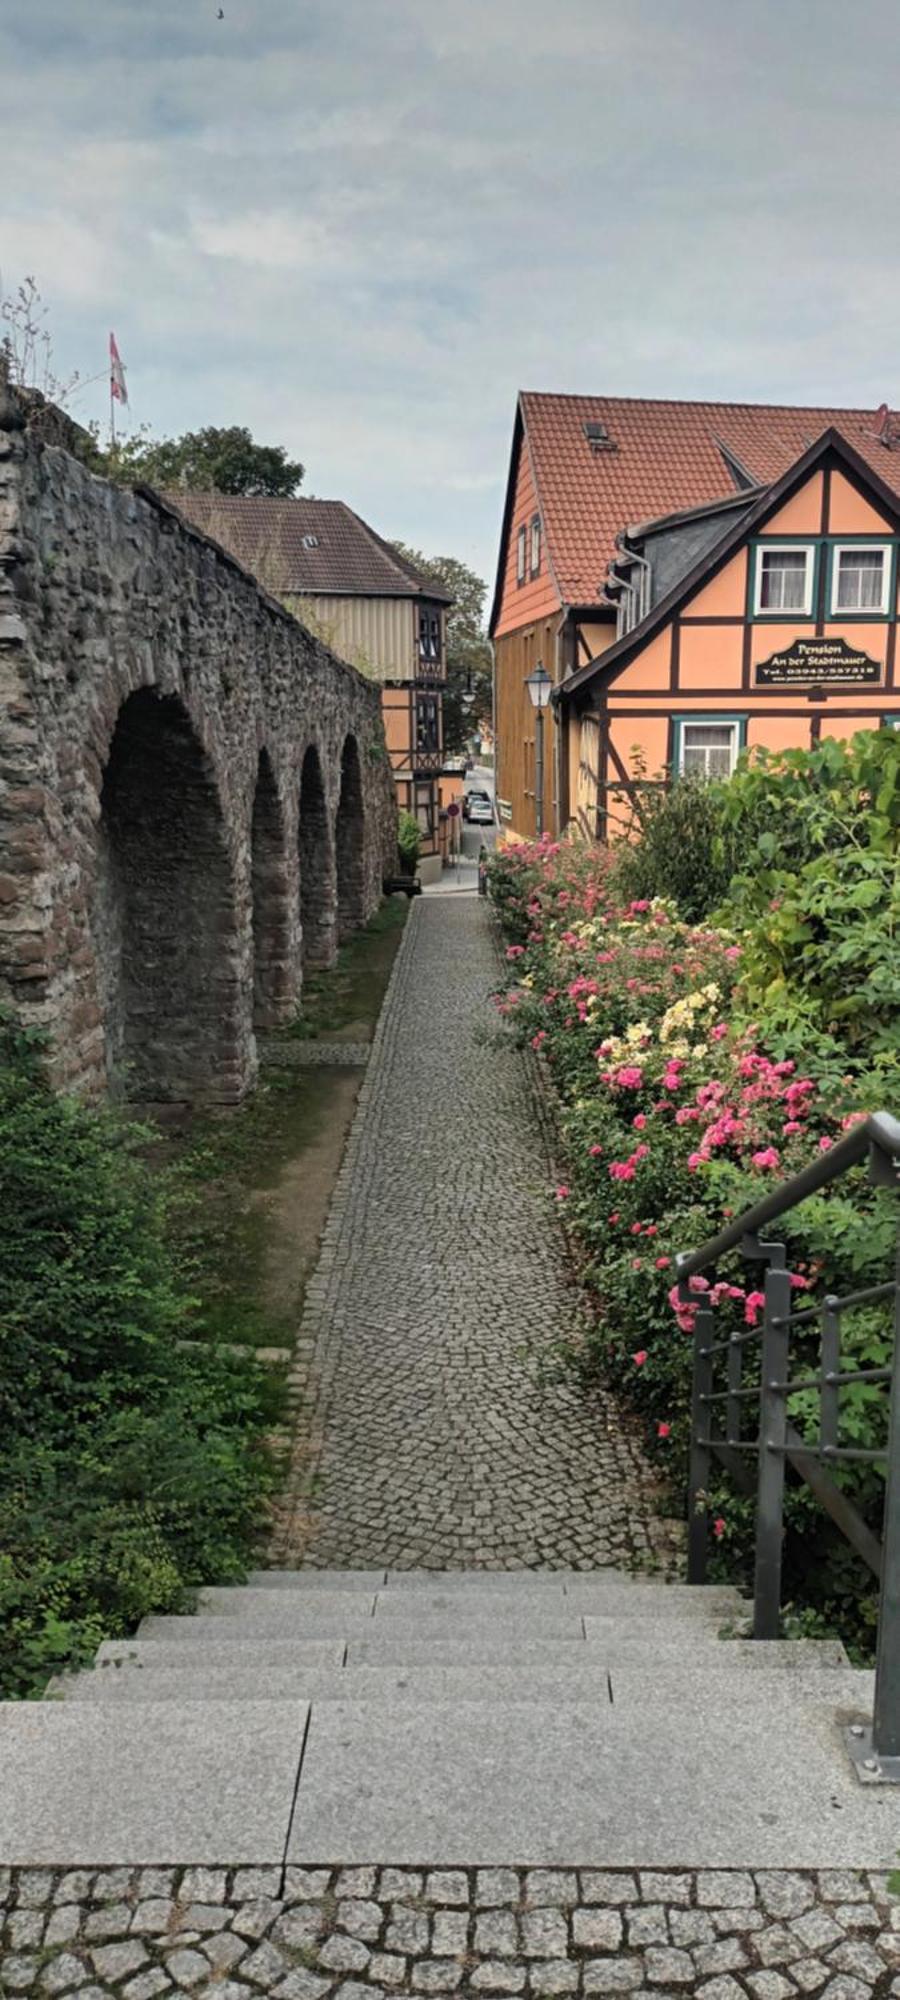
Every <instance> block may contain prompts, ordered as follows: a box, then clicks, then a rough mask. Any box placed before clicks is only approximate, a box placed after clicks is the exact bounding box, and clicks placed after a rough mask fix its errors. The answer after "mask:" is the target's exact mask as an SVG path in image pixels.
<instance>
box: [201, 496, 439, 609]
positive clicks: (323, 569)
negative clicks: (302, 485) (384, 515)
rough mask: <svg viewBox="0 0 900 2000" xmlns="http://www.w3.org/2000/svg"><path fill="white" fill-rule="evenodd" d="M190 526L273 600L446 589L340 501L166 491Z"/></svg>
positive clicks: (435, 593) (430, 593)
mask: <svg viewBox="0 0 900 2000" xmlns="http://www.w3.org/2000/svg"><path fill="white" fill-rule="evenodd" d="M165 498H166V500H168V501H169V502H170V504H171V505H172V506H173V507H176V508H177V509H178V512H179V513H180V514H183V516H184V518H185V520H186V521H189V522H190V523H191V525H192V526H193V527H195V528H199V529H200V530H201V532H202V533H203V534H205V535H210V536H211V537H212V539H213V541H216V542H220V543H221V545H222V547H223V548H225V549H227V550H228V552H229V554H230V555H233V556H234V557H235V559H236V561H237V562H239V563H241V564H243V567H244V568H245V569H248V570H251V571H252V573H253V575H254V576H256V577H257V578H258V579H259V582H260V583H261V584H262V585H263V588H264V589H265V590H268V591H270V592H271V594H272V596H273V597H315V596H326V597H336V596H345V595H349V596H353V597H427V598H430V599H432V600H435V599H439V600H440V601H441V602H442V603H449V602H450V598H449V595H448V593H447V592H446V591H445V590H444V589H442V588H441V587H440V586H439V585H438V584H436V583H434V581H433V580H432V579H431V578H430V577H427V576H425V575H424V574H423V573H422V571H421V570H418V569H416V568H415V567H414V565H413V564H412V563H409V562H407V561H406V558H405V557H404V556H401V555H398V553H397V551H396V549H393V548H391V546H390V543H389V542H385V541H383V540H382V537H381V536H380V535H377V534H376V533H375V530H374V528H370V527H369V526H368V523H367V522H365V521H363V520H361V519H360V517H359V515H358V514H354V512H353V509H352V507H347V506H345V504H344V502H343V500H304V499H299V500H276V499H268V498H265V497H258V498H257V497H251V496H245V495H243V494H240V495H234V494H226V493H183V492H181V491H180V490H179V491H178V492H168V493H166V495H165Z"/></svg>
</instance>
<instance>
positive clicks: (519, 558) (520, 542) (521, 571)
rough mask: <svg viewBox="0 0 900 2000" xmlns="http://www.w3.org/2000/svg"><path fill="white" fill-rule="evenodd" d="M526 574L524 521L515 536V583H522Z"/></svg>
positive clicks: (526, 552)
mask: <svg viewBox="0 0 900 2000" xmlns="http://www.w3.org/2000/svg"><path fill="white" fill-rule="evenodd" d="M527 574H528V529H527V528H526V526H525V523H524V521H523V522H522V524H521V527H520V528H519V532H518V534H517V536H516V582H517V583H524V582H525V578H526V576H527Z"/></svg>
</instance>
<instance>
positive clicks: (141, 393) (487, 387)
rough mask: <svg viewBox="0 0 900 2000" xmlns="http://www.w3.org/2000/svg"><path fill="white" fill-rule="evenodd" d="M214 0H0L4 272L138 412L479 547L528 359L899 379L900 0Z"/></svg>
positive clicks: (410, 532)
mask: <svg viewBox="0 0 900 2000" xmlns="http://www.w3.org/2000/svg"><path fill="white" fill-rule="evenodd" d="M221 4H222V5H223V8H224V19H223V20H219V19H218V18H217V13H218V6H219V0H28V4H27V5H25V4H18V0H0V130H2V133H3V171H2V177H0V282H2V286H3V290H4V293H5V294H7V295H8V294H9V293H11V292H14V291H15V288H16V285H17V284H18V282H19V281H20V280H21V279H22V278H24V277H25V276H26V275H33V276H34V278H35V279H36V280H37V282H38V284H39V286H40V289H41V292H42V294H43V297H44V300H45V301H46V304H47V306H48V309H49V320H48V324H49V326H50V328H51V329H52V336H53V347H54V364H55V369H56V373H57V375H58V376H60V377H62V378H66V377H67V376H68V375H69V374H70V373H71V372H72V371H73V370H75V369H77V370H79V371H80V374H81V376H82V378H87V377H91V376H95V375H97V374H98V372H102V371H103V369H104V366H105V355H106V342H107V338H108V333H109V330H110V328H113V329H114V330H115V333H116V337H117V340H118V344H119V348H120V351H121V354H122V357H123V360H124V362H125V365H126V368H127V371H128V383H129V390H130V396H131V411H130V416H131V421H132V424H133V425H134V426H135V427H137V426H138V425H141V424H145V425H147V426H148V427H149V429H150V431H151V432H152V433H153V434H154V435H156V436H165V435H177V434H178V433H179V432H181V431H184V430H187V429H195V428H198V427H200V426H201V425H204V424H232V423H241V424H247V425H249V427H250V429H251V430H252V431H253V433H254V435H255V436H256V437H257V438H259V439H260V441H262V442H265V443H281V444H284V445H285V446H286V447H287V448H288V450H289V452H290V454H291V456H294V457H298V458H300V459H301V460H302V461H303V463H304V465H305V467H306V477H305V481H304V490H305V491H307V492H310V493H315V494H318V495H320V496H323V497H329V498H340V499H344V500H347V501H349V503H350V504H351V505H352V506H354V507H356V508H357V509H358V511H359V512H360V513H362V514H363V515H364V516H365V517H366V518H367V519H368V520H370V521H371V522H372V524H373V526H375V527H376V528H378V529H379V530H380V532H381V533H382V534H385V535H388V536H398V537H401V538H402V539H403V540H404V541H406V542H408V543H411V544H412V545H414V546H416V547H418V548H421V549H423V550H425V551H426V553H429V554H438V553H439V554H448V555H454V556H457V557H460V558H461V559H462V560H463V561H466V562H469V563H471V564H472V565H473V566H474V567H475V568H476V569H477V570H478V571H479V572H480V574H481V575H483V576H484V577H486V578H490V579H492V578H493V573H494V569H495V565H496V555H497V543H498V536H499V528H500V518H501V512H502V505H503V493H504V486H505V479H506V471H507V465H508V454H509V442H510V437H511V432H512V424H513V418H514V414H515V403H516V395H517V393H518V391H519V390H520V389H523V388H524V389H543V390H556V391H580V392H588V393H595V394H604V393H606V394H614V395H636V396H688V397H689V396H698V397H704V398H722V399H726V400H754V399H756V400H760V401H766V402H769V401H775V402H777V401H780V400H784V401H788V402H799V403H823V404H831V405H841V404H853V403H859V404H861V405H863V406H871V407H872V408H874V407H876V406H877V405H879V404H880V403H882V402H888V403H889V404H890V405H891V406H892V407H893V408H896V407H898V406H900V343H898V330H900V328H898V321H900V254H898V253H900V204H898V202H897V200H896V198H895V193H894V190H895V189H896V187H897V186H898V183H900V115H898V102H900V92H898V82H900V9H898V7H897V5H896V0H869V5H868V7H867V8H866V9H865V11H864V12H863V13H861V14H859V15H858V16H857V15H856V14H855V13H854V11H853V10H852V8H850V7H849V6H848V5H847V0H739V4H738V0H730V4H729V0H629V4H628V5H627V6H623V5H622V0H615V4H612V0H221ZM72 407H73V413H74V414H76V415H78V416H80V417H81V418H82V420H85V421H86V420H88V419H90V418H96V419H99V420H101V421H104V422H105V421H106V418H107V412H108V400H107V391H106V384H105V380H101V381H99V382H97V383H94V384H92V385H91V386H88V387H87V388H85V389H84V390H83V391H82V393H81V395H80V396H79V397H78V398H77V399H76V400H75V401H74V403H73V405H72Z"/></svg>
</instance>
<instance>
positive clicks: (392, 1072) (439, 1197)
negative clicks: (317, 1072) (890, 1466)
mask: <svg viewBox="0 0 900 2000" xmlns="http://www.w3.org/2000/svg"><path fill="white" fill-rule="evenodd" d="M500 979H501V972H500V964H499V959H498V956H497V949H496V944H495V933H494V928H493V922H492V918H491V915H490V913H489V910H488V909H487V908H486V906H485V904H484V903H483V902H482V901H480V900H479V899H478V898H477V897H475V896H459V897H457V898H453V897H434V898H431V899H429V898H427V897H423V898H422V900H421V902H418V903H417V904H415V905H414V907H413V910H412V912H411V915H410V920H409V923H408V924H407V927H406V931H405V933H404V938H403V942H402V945H401V948H400V951H399V953H398V956H397V960H396V963H395V968H394V974H393V979H392V982H391V986H390V989H389V992H388V996H387V999H386V1002H385V1007H384V1010H383V1012H382V1017H381V1021H380V1023H379V1027H378V1031H377V1034H376V1037H375V1041H374V1043H373V1047H372V1054H371V1057H370V1062H369V1067H368V1072H367V1075H366V1079H365V1081H364V1084H363V1087H362V1090H361V1092H360V1098H359V1103H358V1109H357V1115H356V1121H355V1124H354V1128H353V1131H352V1133H351V1137H350V1141H349V1145H348V1150H347V1154H346V1156H345V1160H344V1164H343V1167H342V1170H341V1174H340V1177H339V1180H338V1183H337V1187H336V1190H335V1196H334V1201H333V1206H332V1211H331V1215H330V1217H329V1222H328V1225H327V1228H326V1232H325V1238H324V1242H323V1250H322V1256H321V1261H320V1264H319V1266H318V1269H317V1272H316V1274H315V1276H314V1278H313V1280H312V1282H311V1284H310V1286H309V1290H308V1294H307V1305H306V1311H305V1315H304V1321H303V1324H302V1327H301V1335H300V1341H299V1345H298V1359H297V1365H296V1367H295V1370H294V1374H293V1378H292V1389H293V1394H294V1398H295V1401H296V1403H297V1405H298V1406H299V1407H298V1411H297V1438H298V1443H297V1447H296V1450H295V1457H294V1463H293V1466H292V1471H291V1478H290V1482H289V1489H288V1498H287V1502H286V1506H285V1511H284V1517H283V1521H282V1524H281V1530H280V1533H279V1534H278V1535H277V1536H276V1541H275V1546H274V1549H273V1560H274V1561H275V1562H276V1563H280V1564H290V1563H292V1562H298V1561H303V1562H305V1563H308V1564H312V1565H315V1566H317V1567H325V1568H329V1567H337V1568H340V1567H354V1566H355V1567H362V1568H365V1567H368V1566H378V1565H386V1566H389V1567H394V1568H398V1567H399V1568H403V1567H410V1566H415V1567H426V1568H441V1569H450V1568H456V1567H475V1568H485V1567H487V1568H490V1567H495V1568H516V1567H526V1568H527V1567H532V1568H555V1567H568V1568H575V1569H578V1568H593V1567H595V1566H597V1565H598V1564H601V1563H605V1562H618V1563H625V1562H627V1561H628V1559H629V1558H630V1557H632V1556H635V1555H638V1556H646V1555H647V1554H649V1553H654V1552H660V1553H663V1554H665V1553H666V1552H668V1553H670V1552H671V1546H672V1535H673V1529H672V1524H671V1523H666V1522H664V1521H663V1520H662V1519H661V1518H660V1516H659V1513H658V1507H659V1499H658V1494H657V1492H656V1490H655V1486H654V1480H653V1477H652V1475H651V1473H650V1470H649V1468H648V1466H647V1463H646V1461H645V1460H644V1458H643V1455H642V1450H641V1446H640V1443H639V1439H638V1434H637V1429H636V1427H635V1425H634V1424H633V1422H632V1421H631V1420H630V1419H629V1418H627V1417H625V1416H624V1415H623V1413H622V1412H621V1411H620V1410H619V1409H618V1408H617V1407H616V1405H615V1404H614V1402H613V1401H612V1400H611V1399H610V1398H609V1397H607V1396H603V1395H596V1396H594V1398H593V1400H588V1399H587V1398H585V1396H584V1395H583V1393H582V1391H581V1390H580V1388H579V1387H578V1385H577V1384H576V1383H575V1382H574V1380H573V1379H571V1377H567V1376H566V1374H565V1373H564V1371H562V1370H561V1369H560V1368H559V1366H558V1365H557V1364H556V1360H555V1347H556V1343H557V1342H558V1340H559V1337H560V1336H561V1335H562V1334H564V1333H565V1331H566V1330H567V1328H569V1327H570V1326H571V1324H572V1318H573V1313H574V1311H575V1310H576V1303H577V1301H576V1294H575V1292H574V1288H573V1287H572V1286H571V1285H570V1283H569V1281H568V1278H567V1274H566V1267H565V1255H564V1246H563V1241H562V1237H561V1233H560V1231H559V1228H558V1226H557V1224H556V1223H555V1221H554V1220H553V1218H552V1216H551V1213H550V1203H549V1198H548V1183H549V1176H550V1162H549V1156H548V1151H547V1145H546V1141H545V1137H544V1136H543V1135H542V1125H541V1119H540V1115H539V1104H538V1099H537V1096H536V1092H535V1088H534V1071H533V1069H532V1067H531V1059H530V1057H528V1058H526V1057H525V1056H523V1055H522V1054H519V1053H517V1052H516V1051H515V1050H513V1049H512V1048H511V1047H510V1046H508V1045H507V1046H501V1045H498V1042H499V1038H498V1035H497V1023H496V1016H495V1013H494V1010H493V1008H492V1007H491V1005H490V995H491V993H492V991H493V990H494V989H495V988H496V987H497V986H498V984H499V983H500ZM310 1440H311V1442H310ZM310 1509H311V1513H310V1512H309V1511H308V1510H310Z"/></svg>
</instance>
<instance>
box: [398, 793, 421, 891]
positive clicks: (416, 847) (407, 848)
mask: <svg viewBox="0 0 900 2000" xmlns="http://www.w3.org/2000/svg"><path fill="white" fill-rule="evenodd" d="M397 846H398V847H399V849H400V859H401V862H402V863H403V867H404V868H405V870H406V872H407V874H409V875H413V874H415V870H416V864H417V862H418V859H419V855H420V853H421V849H422V829H421V827H420V825H419V822H418V820H417V819H416V816H415V814H414V813H411V812H406V810H405V809H404V808H402V807H401V810H400V815H399V818H398V822H397Z"/></svg>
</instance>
